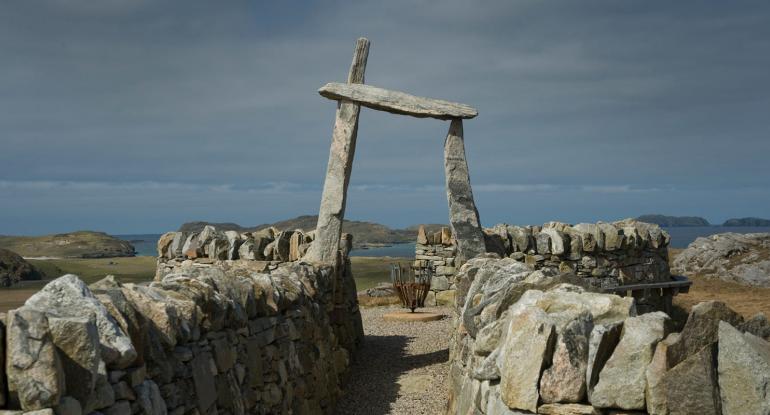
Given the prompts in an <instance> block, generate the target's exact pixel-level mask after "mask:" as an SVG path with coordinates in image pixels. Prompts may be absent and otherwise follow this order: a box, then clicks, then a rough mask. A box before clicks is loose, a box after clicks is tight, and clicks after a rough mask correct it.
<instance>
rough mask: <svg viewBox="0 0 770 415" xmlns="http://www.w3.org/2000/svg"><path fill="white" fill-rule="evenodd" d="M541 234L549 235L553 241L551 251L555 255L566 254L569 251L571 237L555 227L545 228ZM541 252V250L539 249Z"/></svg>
mask: <svg viewBox="0 0 770 415" xmlns="http://www.w3.org/2000/svg"><path fill="white" fill-rule="evenodd" d="M540 234H545V235H548V237H549V238H550V241H551V249H550V252H551V253H552V254H554V255H564V254H565V253H566V252H568V251H569V237H568V236H567V235H565V234H564V233H563V232H560V231H558V230H556V229H554V228H545V229H543V230H542V231H541V232H540ZM538 252H539V251H538Z"/></svg>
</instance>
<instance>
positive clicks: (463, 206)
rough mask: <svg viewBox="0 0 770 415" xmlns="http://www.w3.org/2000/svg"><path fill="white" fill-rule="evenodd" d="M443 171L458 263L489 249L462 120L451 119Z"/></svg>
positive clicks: (445, 144)
mask: <svg viewBox="0 0 770 415" xmlns="http://www.w3.org/2000/svg"><path fill="white" fill-rule="evenodd" d="M444 174H445V176H446V192H447V202H448V203H449V224H450V226H451V228H452V234H453V235H454V237H455V240H456V241H457V257H456V261H457V262H458V264H462V263H464V262H465V261H467V260H469V259H471V258H473V257H475V256H477V255H480V254H483V253H485V252H486V246H485V244H484V232H483V231H482V230H481V223H480V221H479V212H478V210H477V209H476V204H475V202H474V201H473V191H472V190H471V179H470V175H469V173H468V162H467V160H466V159H465V144H464V143H463V123H462V121H461V120H459V119H455V120H452V123H451V125H450V126H449V132H448V133H447V136H446V140H445V141H444Z"/></svg>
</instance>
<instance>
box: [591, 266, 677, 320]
mask: <svg viewBox="0 0 770 415" xmlns="http://www.w3.org/2000/svg"><path fill="white" fill-rule="evenodd" d="M691 285H692V281H690V280H689V279H687V278H686V277H683V276H681V275H674V276H672V277H671V281H665V282H653V283H648V284H628V285H620V286H617V287H610V288H605V289H603V291H604V292H607V293H613V294H617V295H619V296H621V297H626V296H628V295H629V292H630V293H631V294H630V295H631V296H632V297H634V298H635V299H636V305H637V312H638V313H639V314H644V313H648V312H652V311H664V312H666V313H667V314H671V308H672V298H673V297H674V296H675V295H677V294H679V293H687V292H689V291H690V286H691Z"/></svg>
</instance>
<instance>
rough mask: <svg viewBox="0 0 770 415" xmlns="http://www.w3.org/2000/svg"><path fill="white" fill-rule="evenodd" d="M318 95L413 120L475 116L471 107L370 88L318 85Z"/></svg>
mask: <svg viewBox="0 0 770 415" xmlns="http://www.w3.org/2000/svg"><path fill="white" fill-rule="evenodd" d="M318 93H319V94H321V96H323V97H326V98H329V99H334V100H338V101H342V102H353V103H355V104H359V105H363V106H365V107H367V108H372V109H375V110H380V111H386V112H390V113H393V114H402V115H410V116H412V117H417V118H426V117H429V118H436V119H439V120H455V119H461V118H463V119H468V118H473V117H475V116H477V115H478V114H479V112H478V111H476V110H475V109H474V108H472V107H470V106H468V105H465V104H458V103H456V102H449V101H443V100H440V99H432V98H423V97H418V96H414V95H411V94H407V93H405V92H399V91H393V90H389V89H383V88H377V87H374V86H371V85H363V84H351V83H347V84H342V83H338V82H330V83H328V84H326V85H324V86H322V87H321V89H319V90H318Z"/></svg>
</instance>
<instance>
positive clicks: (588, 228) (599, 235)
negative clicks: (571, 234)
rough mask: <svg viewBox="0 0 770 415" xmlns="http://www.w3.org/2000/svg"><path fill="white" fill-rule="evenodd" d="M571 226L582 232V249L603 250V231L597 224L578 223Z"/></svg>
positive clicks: (587, 250) (590, 250) (589, 250)
mask: <svg viewBox="0 0 770 415" xmlns="http://www.w3.org/2000/svg"><path fill="white" fill-rule="evenodd" d="M572 228H573V229H575V230H576V231H578V232H581V233H582V238H583V250H584V251H586V252H594V251H603V250H604V242H605V241H604V232H602V230H601V228H600V227H599V225H597V224H595V223H578V224H577V225H575V226H573V227H572ZM589 235H590V237H589Z"/></svg>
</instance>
